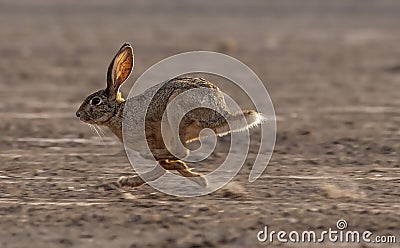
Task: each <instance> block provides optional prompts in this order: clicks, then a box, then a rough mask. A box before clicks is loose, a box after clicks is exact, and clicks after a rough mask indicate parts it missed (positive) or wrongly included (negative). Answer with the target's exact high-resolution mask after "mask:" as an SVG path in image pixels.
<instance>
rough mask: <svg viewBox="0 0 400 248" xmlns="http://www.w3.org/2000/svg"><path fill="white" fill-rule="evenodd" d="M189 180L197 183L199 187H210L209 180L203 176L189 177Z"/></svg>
mask: <svg viewBox="0 0 400 248" xmlns="http://www.w3.org/2000/svg"><path fill="white" fill-rule="evenodd" d="M187 178H188V179H190V180H192V181H193V182H195V183H197V184H198V185H200V186H202V187H204V188H207V187H208V181H207V178H206V177H205V176H203V175H201V176H197V177H187Z"/></svg>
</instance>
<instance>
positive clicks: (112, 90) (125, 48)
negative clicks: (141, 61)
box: [107, 44, 134, 97]
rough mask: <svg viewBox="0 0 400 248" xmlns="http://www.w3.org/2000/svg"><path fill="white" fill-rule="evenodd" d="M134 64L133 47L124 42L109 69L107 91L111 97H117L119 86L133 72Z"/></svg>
mask: <svg viewBox="0 0 400 248" xmlns="http://www.w3.org/2000/svg"><path fill="white" fill-rule="evenodd" d="M133 66H134V55H133V48H132V46H131V45H129V44H124V45H122V47H121V48H120V49H119V51H118V52H117V54H116V55H115V57H114V59H113V60H112V61H111V63H110V65H109V67H108V71H107V91H108V93H109V96H110V97H116V96H117V93H118V90H119V87H120V86H121V85H122V84H123V83H124V82H125V80H126V79H127V78H128V77H129V75H130V74H131V71H132V68H133Z"/></svg>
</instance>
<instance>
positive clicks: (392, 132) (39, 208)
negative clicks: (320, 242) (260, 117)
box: [0, 0, 400, 247]
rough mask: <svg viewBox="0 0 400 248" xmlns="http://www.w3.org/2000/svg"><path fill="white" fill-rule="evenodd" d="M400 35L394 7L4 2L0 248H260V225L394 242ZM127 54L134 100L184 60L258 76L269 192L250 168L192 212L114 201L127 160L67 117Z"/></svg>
mask: <svg viewBox="0 0 400 248" xmlns="http://www.w3.org/2000/svg"><path fill="white" fill-rule="evenodd" d="M399 30H400V2H399V1H396V0H382V1H373V0H363V1H360V0H349V1H320V0H319V1H318V0H301V1H294V0H291V1H289V0H284V1H262V0H259V1H257V0H252V1H236V0H234V1H232V0H229V1H228V0H220V1H176V0H173V1H161V0H159V1H145V0H143V1H122V0H116V1H103V0H100V1H94V0H93V1H77V0H72V1H50V0H32V1H28V0H25V1H12V0H1V1H0V37H1V38H0V120H1V121H0V216H1V218H0V226H1V228H0V236H1V237H2V238H1V240H0V246H1V247H21V246H24V245H31V246H33V247H43V246H52V247H58V246H60V247H63V246H82V247H94V246H97V247H98V246H100V247H103V246H104V247H108V246H115V247H136V246H143V245H152V246H166V247H167V246H173V247H202V246H204V247H213V246H215V247H221V246H226V247H245V246H248V247H254V246H256V245H261V244H260V243H259V242H258V241H257V239H256V234H257V232H258V231H259V230H261V229H262V228H263V226H264V225H269V226H272V227H273V228H274V229H275V230H289V231H290V230H326V229H327V228H329V227H334V226H335V224H336V221H337V220H338V219H340V218H344V219H346V220H347V222H348V223H349V226H350V227H351V228H352V229H357V230H371V231H372V232H374V233H381V234H390V233H392V234H393V233H399V226H400V225H399V223H400V222H399V221H400V214H399V211H398V209H399V202H398V199H399V196H400V187H399V186H400V185H399V184H400V178H399V172H400V168H399V148H400V147H399V144H400V142H399V141H400V130H399V126H400V125H399V124H400V112H399V107H400V46H399V44H400V32H399ZM124 42H129V43H131V44H133V46H134V48H135V59H136V62H135V69H134V72H133V74H132V76H131V78H130V79H129V81H128V82H127V83H126V85H125V86H124V87H123V88H122V91H123V92H124V93H125V95H127V93H128V92H129V89H130V87H131V86H132V85H133V83H134V81H135V79H136V78H137V77H138V76H140V74H141V73H143V72H144V71H145V70H146V69H147V68H148V67H149V66H151V65H153V64H154V63H156V62H158V61H159V60H161V59H163V58H166V57H168V56H171V55H174V54H177V53H181V52H186V51H193V50H209V51H217V52H222V53H226V54H228V55H231V56H233V57H235V58H237V59H239V60H241V61H243V62H244V63H246V64H247V65H248V66H249V67H250V68H251V69H253V70H254V71H255V72H256V73H257V75H258V76H259V77H260V78H261V80H262V81H263V82H264V84H265V86H266V88H267V90H268V91H269V93H270V96H271V98H272V101H273V103H274V107H275V110H276V114H277V127H278V134H277V143H276V147H275V148H276V149H275V152H274V155H273V156H272V159H271V161H270V163H269V165H268V169H267V171H266V172H265V173H264V175H263V177H262V178H261V179H259V180H258V181H256V182H255V183H252V184H250V183H248V182H247V177H248V174H249V171H250V169H251V163H247V164H246V165H247V166H245V168H244V169H243V170H242V171H241V172H240V173H239V175H238V176H237V177H236V178H235V180H234V182H232V183H231V184H229V185H228V186H227V187H225V188H224V189H222V190H220V191H218V192H215V193H214V194H212V195H209V196H205V197H199V198H189V199H184V198H174V197H171V196H167V195H164V194H162V193H159V192H156V191H154V190H153V189H151V188H150V187H147V186H143V187H141V188H138V189H132V190H118V189H115V188H112V187H111V186H110V184H111V183H112V182H114V181H116V179H117V178H118V177H119V176H121V175H124V174H126V173H131V168H130V165H129V162H128V160H127V159H126V156H125V153H124V150H123V147H122V145H121V144H119V143H118V141H117V140H116V139H115V138H114V137H113V136H112V134H111V133H110V132H108V131H107V130H105V131H106V137H105V138H103V139H102V140H101V139H100V138H98V137H97V135H96V134H95V133H94V132H92V130H90V128H89V127H87V125H85V124H83V123H81V122H80V121H79V120H77V119H76V118H75V116H74V114H75V111H76V109H77V108H78V107H79V105H80V103H81V101H82V100H83V99H84V98H85V97H86V96H87V95H88V94H89V93H91V92H93V91H96V90H98V89H100V88H102V87H104V86H105V76H106V68H107V66H108V63H109V61H110V60H111V58H112V57H113V55H114V54H115V52H116V51H117V50H118V48H119V47H120V46H121V44H123V43H124ZM228 88H229V87H228ZM227 90H228V91H229V89H227ZM232 94H234V91H233V93H232ZM236 99H238V101H240V96H239V95H238V96H237V97H236ZM252 135H254V136H259V130H258V129H255V130H253V131H252ZM228 139H229V137H228V138H224V139H221V142H222V144H225V143H226V144H229V142H228V141H229V140H228ZM224 142H225V143H224ZM254 142H258V141H257V139H256V141H254ZM253 145H257V144H253ZM223 153H224V152H223V151H219V152H218V151H217V152H216V153H214V155H213V156H212V157H211V158H210V159H209V160H208V162H207V163H201V164H200V165H196V166H193V167H195V168H196V170H201V169H199V167H201V168H205V169H207V166H209V165H208V164H215V163H218V162H221V161H222V160H223V157H224V156H223ZM254 156H255V154H250V155H249V157H250V160H251V158H254ZM286 246H287V247H290V244H286V245H285V247H286ZM328 246H329V244H326V245H324V247H328Z"/></svg>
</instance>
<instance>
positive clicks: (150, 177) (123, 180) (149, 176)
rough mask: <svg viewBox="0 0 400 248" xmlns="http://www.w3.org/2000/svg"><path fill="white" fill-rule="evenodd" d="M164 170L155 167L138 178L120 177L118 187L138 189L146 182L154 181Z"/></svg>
mask: <svg viewBox="0 0 400 248" xmlns="http://www.w3.org/2000/svg"><path fill="white" fill-rule="evenodd" d="M165 172H166V171H165V169H164V168H163V167H161V166H159V165H157V166H156V167H155V168H154V169H153V170H151V171H149V172H146V173H143V174H142V175H141V176H140V177H139V176H122V177H120V178H119V179H118V184H119V185H120V187H138V186H140V185H142V184H145V183H146V182H150V181H154V180H157V179H158V178H160V177H161V176H163V175H164V174H165Z"/></svg>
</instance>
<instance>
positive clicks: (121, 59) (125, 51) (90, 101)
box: [76, 44, 134, 125]
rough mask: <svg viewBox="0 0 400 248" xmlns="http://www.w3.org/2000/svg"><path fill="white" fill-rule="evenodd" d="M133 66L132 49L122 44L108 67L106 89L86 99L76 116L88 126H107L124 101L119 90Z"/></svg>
mask: <svg viewBox="0 0 400 248" xmlns="http://www.w3.org/2000/svg"><path fill="white" fill-rule="evenodd" d="M133 66H134V55H133V49H132V47H131V46H130V45H129V44H124V45H123V46H122V47H121V49H119V51H118V53H117V54H116V55H115V57H114V58H113V60H112V61H111V63H110V66H109V67H108V71H107V88H105V89H103V90H99V91H97V92H95V93H93V94H91V95H89V96H88V97H86V99H85V100H84V101H83V103H82V104H81V106H80V107H79V109H78V111H76V116H77V117H79V119H80V120H81V121H83V122H86V123H89V124H97V125H104V124H107V122H108V121H109V120H110V119H111V118H112V117H113V116H114V115H115V114H116V113H117V110H118V107H119V106H120V103H121V102H123V101H124V99H123V98H122V97H121V92H120V91H119V88H120V87H121V85H122V84H123V83H124V82H125V80H126V79H127V78H128V77H129V75H130V73H131V71H132V68H133Z"/></svg>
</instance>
